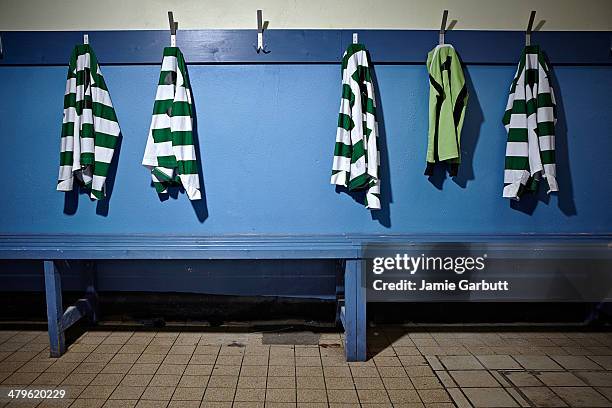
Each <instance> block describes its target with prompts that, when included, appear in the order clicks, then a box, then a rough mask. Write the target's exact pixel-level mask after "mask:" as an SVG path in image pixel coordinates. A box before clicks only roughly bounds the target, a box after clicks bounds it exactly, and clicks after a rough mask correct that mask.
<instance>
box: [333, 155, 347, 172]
mask: <svg viewBox="0 0 612 408" xmlns="http://www.w3.org/2000/svg"><path fill="white" fill-rule="evenodd" d="M332 170H343V171H351V159H349V158H348V157H344V156H334V161H333V163H332Z"/></svg>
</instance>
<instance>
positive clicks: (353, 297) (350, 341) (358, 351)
mask: <svg viewBox="0 0 612 408" xmlns="http://www.w3.org/2000/svg"><path fill="white" fill-rule="evenodd" d="M342 322H343V323H344V347H345V352H346V360H347V361H366V357H367V356H366V294H365V275H364V272H363V266H362V262H361V260H359V259H347V260H346V266H345V271H344V313H343V319H342Z"/></svg>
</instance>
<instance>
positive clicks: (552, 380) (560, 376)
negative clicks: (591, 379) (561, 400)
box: [536, 371, 587, 387]
mask: <svg viewBox="0 0 612 408" xmlns="http://www.w3.org/2000/svg"><path fill="white" fill-rule="evenodd" d="M536 377H537V378H538V379H539V380H540V381H542V382H543V383H544V384H545V385H548V386H549V387H555V386H557V387H572V386H575V387H582V386H586V385H587V384H586V383H585V382H584V381H582V380H581V379H580V378H578V377H576V376H575V375H574V374H572V373H569V372H566V371H544V372H539V373H537V374H536Z"/></svg>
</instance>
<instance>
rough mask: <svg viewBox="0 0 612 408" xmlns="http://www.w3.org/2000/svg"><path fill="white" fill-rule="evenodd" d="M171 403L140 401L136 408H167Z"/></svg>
mask: <svg viewBox="0 0 612 408" xmlns="http://www.w3.org/2000/svg"><path fill="white" fill-rule="evenodd" d="M168 403H169V401H149V400H140V401H138V403H137V404H136V408H166V407H167V406H168Z"/></svg>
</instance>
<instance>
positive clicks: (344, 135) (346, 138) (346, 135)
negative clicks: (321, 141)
mask: <svg viewBox="0 0 612 408" xmlns="http://www.w3.org/2000/svg"><path fill="white" fill-rule="evenodd" d="M336 142H339V143H344V144H345V145H349V146H350V144H351V132H349V131H348V130H346V129H344V128H342V127H340V126H338V130H337V132H336Z"/></svg>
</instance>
